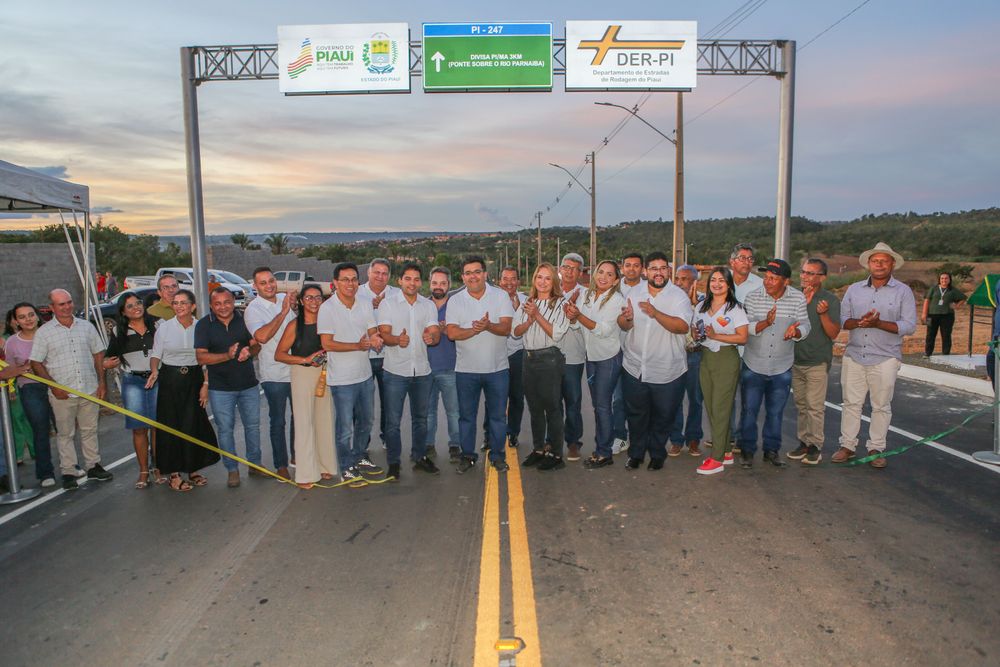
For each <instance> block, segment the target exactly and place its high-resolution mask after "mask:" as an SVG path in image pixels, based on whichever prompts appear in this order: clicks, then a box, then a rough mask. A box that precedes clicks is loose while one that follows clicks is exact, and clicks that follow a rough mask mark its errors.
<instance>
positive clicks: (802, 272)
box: [799, 269, 826, 276]
mask: <svg viewBox="0 0 1000 667" xmlns="http://www.w3.org/2000/svg"><path fill="white" fill-rule="evenodd" d="M799 273H801V274H802V275H804V276H825V275H826V274H825V273H817V272H815V271H806V270H805V269H802V270H801V271H799Z"/></svg>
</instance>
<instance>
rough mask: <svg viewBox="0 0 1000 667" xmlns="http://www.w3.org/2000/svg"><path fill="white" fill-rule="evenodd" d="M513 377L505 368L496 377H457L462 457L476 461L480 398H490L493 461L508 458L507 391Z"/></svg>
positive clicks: (473, 375) (488, 399) (461, 374)
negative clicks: (506, 450) (482, 396)
mask: <svg viewBox="0 0 1000 667" xmlns="http://www.w3.org/2000/svg"><path fill="white" fill-rule="evenodd" d="M509 383H510V373H509V372H508V370H507V369H506V368H505V369H503V370H502V371H497V372H495V373H460V372H456V373H455V386H456V389H457V390H458V415H459V416H458V431H459V434H460V440H461V445H462V456H464V457H465V458H468V459H472V460H473V461H475V460H476V459H478V458H479V455H478V453H477V452H476V418H477V417H478V416H479V396H480V394H481V393H482V394H484V395H485V397H486V414H487V416H488V417H489V439H488V442H489V445H490V460H491V461H503V460H504V459H505V458H506V453H505V451H504V450H505V449H506V446H507V443H506V439H507V438H506V435H507V421H506V414H505V410H504V408H505V407H506V406H507V390H508V388H509V387H508V385H509Z"/></svg>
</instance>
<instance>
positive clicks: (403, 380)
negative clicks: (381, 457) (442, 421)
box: [382, 371, 432, 465]
mask: <svg viewBox="0 0 1000 667" xmlns="http://www.w3.org/2000/svg"><path fill="white" fill-rule="evenodd" d="M431 382H432V381H431V376H430V374H427V375H418V376H410V377H405V376H402V375H396V374H395V373H390V372H389V371H385V372H384V373H383V374H382V387H383V388H384V389H385V446H386V461H387V462H388V463H389V464H390V465H392V464H394V463H396V464H398V463H399V459H400V457H401V456H402V453H403V439H402V436H401V426H402V421H403V402H404V401H405V400H406V397H407V396H409V397H410V436H411V438H410V460H412V461H416V460H417V459H421V458H423V457H424V454H426V453H427V404H428V403H429V402H430V397H431Z"/></svg>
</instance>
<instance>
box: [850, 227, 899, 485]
mask: <svg viewBox="0 0 1000 667" xmlns="http://www.w3.org/2000/svg"><path fill="white" fill-rule="evenodd" d="M858 261H860V262H861V265H862V266H867V267H868V273H869V276H868V278H866V279H865V280H862V281H860V282H856V283H854V284H853V285H851V286H850V287H848V288H847V293H846V294H844V301H843V303H842V304H841V308H840V323H841V325H842V326H843V328H844V329H845V330H847V331H849V332H850V337H849V339H848V341H847V349H846V350H845V352H844V365H843V368H842V370H841V374H840V383H841V385H842V387H843V394H844V411H843V413H842V415H841V419H840V449H839V450H838V451H837V453H836V454H834V455H833V459H832V461H833V462H834V463H844V462H845V461H848V460H850V459H852V458H854V450H855V449H857V447H858V431H860V430H861V407H862V406H863V405H864V402H865V396H866V395H869V396H870V400H871V404H872V417H871V426H870V428H869V430H868V453H869V454H876V453H881V452H884V451H885V439H886V434H887V433H888V431H889V421H890V420H891V419H892V406H891V403H892V392H893V389H895V386H896V374H897V373H898V372H899V367H900V366H901V365H902V359H903V337H904V336H909V335H910V334H912V333H913V332H914V331H915V330H916V328H917V304H916V301H915V300H914V298H913V291H912V290H911V289H910V287H909V286H908V285H906V284H904V283H901V282H900V281H898V280H896V279H895V278H893V277H892V272H893V270H895V269H897V268H899V267H901V266H903V257H902V256H901V255H900V254H899V253H897V252H896V251H894V250H893V249H892V248H890V247H889V246H888V245H887V244H885V243H882V242H879V243H877V244H875V247H874V248H872V249H871V250H866V251H865V252H863V253H861V256H860V257H859V258H858ZM870 465H871V466H872V467H873V468H884V467H885V466H886V460H885V458H883V457H882V456H879V457H878V458H876V459H873V460H872V461H871V462H870Z"/></svg>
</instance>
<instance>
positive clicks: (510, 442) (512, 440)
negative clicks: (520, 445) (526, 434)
mask: <svg viewBox="0 0 1000 667" xmlns="http://www.w3.org/2000/svg"><path fill="white" fill-rule="evenodd" d="M507 446H508V447H517V436H516V435H513V434H511V435H508V436H507Z"/></svg>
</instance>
